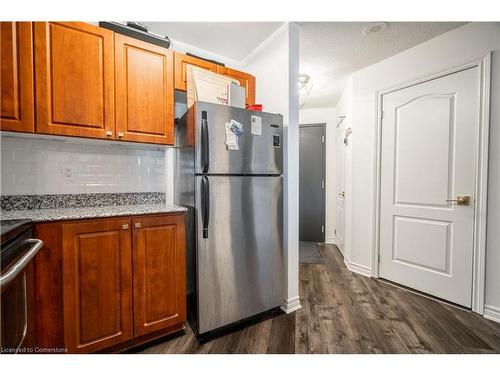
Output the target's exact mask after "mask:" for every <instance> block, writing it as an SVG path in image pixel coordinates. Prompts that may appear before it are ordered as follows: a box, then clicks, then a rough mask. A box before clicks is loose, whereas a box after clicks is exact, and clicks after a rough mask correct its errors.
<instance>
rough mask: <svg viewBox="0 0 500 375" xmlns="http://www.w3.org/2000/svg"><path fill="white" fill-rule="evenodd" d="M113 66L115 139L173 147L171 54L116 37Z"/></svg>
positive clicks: (124, 37)
mask: <svg viewBox="0 0 500 375" xmlns="http://www.w3.org/2000/svg"><path fill="white" fill-rule="evenodd" d="M115 64H116V67H115V69H116V131H117V138H118V139H122V140H129V141H138V142H150V143H164V144H173V141H174V139H173V130H174V67H173V52H172V51H170V50H168V49H165V48H162V47H158V46H154V45H152V44H149V43H145V42H142V41H139V40H137V39H133V38H128V37H126V36H123V35H119V34H115Z"/></svg>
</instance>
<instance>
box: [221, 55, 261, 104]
mask: <svg viewBox="0 0 500 375" xmlns="http://www.w3.org/2000/svg"><path fill="white" fill-rule="evenodd" d="M217 73H218V74H222V75H224V76H226V77H230V78H233V79H236V80H237V81H239V82H240V85H241V86H243V87H244V88H245V104H255V77H254V76H252V75H250V74H248V73H245V72H240V71H239V70H235V69H231V68H227V67H225V66H221V65H217Z"/></svg>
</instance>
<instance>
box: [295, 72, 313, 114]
mask: <svg viewBox="0 0 500 375" xmlns="http://www.w3.org/2000/svg"><path fill="white" fill-rule="evenodd" d="M297 86H298V88H299V106H302V105H303V104H304V103H305V101H306V99H307V97H308V96H309V93H310V92H311V89H312V87H313V83H312V80H311V77H310V76H308V75H307V74H299V81H298V82H297Z"/></svg>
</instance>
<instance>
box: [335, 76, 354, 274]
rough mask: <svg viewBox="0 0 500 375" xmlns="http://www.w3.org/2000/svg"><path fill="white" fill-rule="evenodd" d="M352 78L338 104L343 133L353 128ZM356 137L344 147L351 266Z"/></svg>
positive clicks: (346, 248)
mask: <svg viewBox="0 0 500 375" xmlns="http://www.w3.org/2000/svg"><path fill="white" fill-rule="evenodd" d="M352 88H353V87H352V77H350V78H349V80H348V81H347V84H346V87H345V88H344V91H343V92H342V95H341V96H340V99H339V101H338V102H337V106H336V109H337V118H339V117H340V116H345V117H344V121H343V122H342V125H341V126H342V129H343V130H342V132H343V133H344V134H345V129H349V128H352V95H353V91H352ZM354 140H355V137H354V136H353V135H351V136H350V137H349V143H348V144H347V146H344V147H345V149H344V192H345V198H344V253H343V254H344V257H345V258H347V259H348V263H349V264H351V263H352V261H351V249H352V143H353V141H354Z"/></svg>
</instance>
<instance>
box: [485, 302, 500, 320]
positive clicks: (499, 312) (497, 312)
mask: <svg viewBox="0 0 500 375" xmlns="http://www.w3.org/2000/svg"><path fill="white" fill-rule="evenodd" d="M483 316H484V317H485V318H486V319H490V320H493V321H495V322H498V323H500V308H499V307H496V306H491V305H484V315H483Z"/></svg>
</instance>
